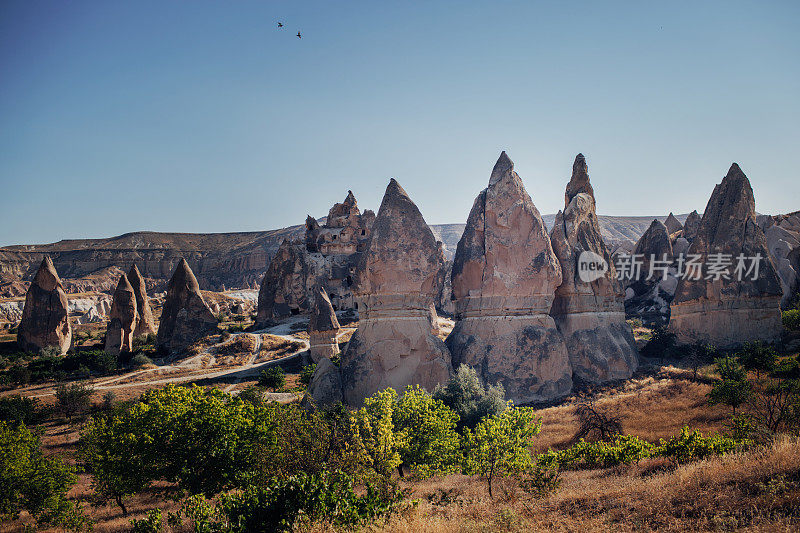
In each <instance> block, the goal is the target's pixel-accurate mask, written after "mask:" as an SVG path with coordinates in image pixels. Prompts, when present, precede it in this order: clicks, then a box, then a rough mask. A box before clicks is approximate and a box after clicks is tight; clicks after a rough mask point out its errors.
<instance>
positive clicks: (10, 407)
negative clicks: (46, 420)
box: [0, 394, 42, 426]
mask: <svg viewBox="0 0 800 533" xmlns="http://www.w3.org/2000/svg"><path fill="white" fill-rule="evenodd" d="M41 419H42V412H41V410H40V409H39V401H38V400H37V399H36V398H27V397H25V396H20V395H18V394H17V395H14V396H4V397H2V398H0V421H3V422H11V423H14V424H17V423H19V422H22V423H23V424H25V425H26V426H31V425H34V424H38V423H39V421H40V420H41Z"/></svg>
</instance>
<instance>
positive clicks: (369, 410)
mask: <svg viewBox="0 0 800 533" xmlns="http://www.w3.org/2000/svg"><path fill="white" fill-rule="evenodd" d="M396 401H397V392H395V390H394V389H391V388H389V389H384V390H382V391H379V392H376V393H375V394H373V395H372V396H370V397H369V398H366V399H365V400H364V406H363V407H362V408H361V409H359V410H358V411H356V412H355V413H354V416H353V437H354V443H355V445H356V446H357V449H358V451H359V454H360V457H361V460H362V462H363V463H364V466H366V467H367V468H370V469H371V470H373V471H374V472H375V473H376V474H378V475H379V476H381V477H383V478H385V479H388V478H389V476H391V473H392V471H393V470H394V469H395V468H397V467H398V466H400V464H401V463H402V462H403V460H402V458H401V457H400V450H401V449H405V448H406V446H408V431H407V430H401V431H395V427H394V422H393V413H394V407H395V402H396Z"/></svg>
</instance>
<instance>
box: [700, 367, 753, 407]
mask: <svg viewBox="0 0 800 533" xmlns="http://www.w3.org/2000/svg"><path fill="white" fill-rule="evenodd" d="M715 365H716V369H717V373H718V374H719V376H720V380H719V381H715V382H714V384H713V385H712V386H711V392H710V393H709V399H710V401H711V403H721V404H725V405H729V406H731V407H732V408H733V414H734V415H735V414H736V408H737V407H739V406H740V405H742V404H743V403H744V402H745V401H747V398H748V397H749V396H750V383H749V382H748V381H747V372H745V370H744V368H743V367H742V365H740V364H739V362H738V361H737V360H736V359H735V358H734V357H731V356H727V357H721V358H718V359H717V360H716V361H715Z"/></svg>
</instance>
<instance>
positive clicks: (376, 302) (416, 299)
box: [341, 179, 451, 405]
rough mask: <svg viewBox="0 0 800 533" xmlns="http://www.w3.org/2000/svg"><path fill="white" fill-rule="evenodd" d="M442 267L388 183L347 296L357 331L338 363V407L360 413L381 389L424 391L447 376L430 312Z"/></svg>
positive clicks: (400, 194)
mask: <svg viewBox="0 0 800 533" xmlns="http://www.w3.org/2000/svg"><path fill="white" fill-rule="evenodd" d="M443 262H444V257H443V255H442V250H441V247H440V245H439V244H438V243H437V242H436V240H435V239H434V237H433V233H432V232H431V230H430V228H429V227H428V225H427V224H426V223H425V220H424V219H423V218H422V214H421V213H420V212H419V209H417V206H416V205H414V202H412V201H411V199H410V198H409V197H408V194H407V193H406V192H405V191H404V190H403V188H402V187H400V184H398V183H397V181H395V180H394V179H392V180H391V181H390V183H389V186H388V187H387V189H386V194H385V195H384V197H383V202H382V203H381V207H380V210H379V211H378V215H377V217H376V218H375V222H374V224H373V231H372V237H371V239H370V241H369V245H368V246H367V249H366V251H365V252H364V255H363V256H362V258H361V263H360V265H359V269H358V272H357V273H356V276H355V284H354V286H353V292H354V294H355V296H356V299H357V301H358V309H359V316H360V320H359V325H358V331H356V333H355V334H354V335H353V337H352V338H351V340H350V342H349V343H348V346H347V350H346V351H345V353H344V354H343V355H342V370H341V376H342V386H343V391H344V401H345V402H346V403H348V404H350V405H360V404H361V403H362V402H363V400H364V398H366V397H368V396H371V395H372V394H374V393H375V392H377V391H379V390H381V389H384V388H386V387H392V388H394V389H395V390H397V391H398V392H402V391H403V390H404V389H405V387H406V386H407V385H416V384H418V385H421V386H422V387H424V388H425V389H427V390H429V391H431V390H433V388H434V387H436V385H438V384H440V383H443V382H445V381H447V379H448V378H449V376H450V370H451V365H450V353H449V352H448V350H447V347H446V346H445V345H444V343H443V342H442V341H441V340H440V339H439V338H438V337H436V335H435V332H434V324H435V323H436V316H435V311H434V310H433V303H434V298H435V297H436V296H437V294H438V289H439V285H438V283H437V282H438V281H439V277H440V276H441V270H442V269H441V266H442V263H443Z"/></svg>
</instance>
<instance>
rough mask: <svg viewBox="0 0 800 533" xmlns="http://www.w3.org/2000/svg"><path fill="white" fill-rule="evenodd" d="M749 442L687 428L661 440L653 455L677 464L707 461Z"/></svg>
mask: <svg viewBox="0 0 800 533" xmlns="http://www.w3.org/2000/svg"><path fill="white" fill-rule="evenodd" d="M746 444H747V441H743V440H737V439H734V438H731V437H725V436H723V435H710V436H708V437H705V436H703V434H702V433H700V432H699V431H696V430H695V431H691V430H690V429H689V428H688V427H687V426H684V427H683V428H682V429H681V432H680V434H679V435H676V436H674V437H671V438H669V439H666V440H665V439H661V440H660V441H659V443H658V445H657V446H656V447H655V449H654V450H653V455H658V456H661V457H668V458H670V459H672V460H673V461H675V462H676V463H687V462H690V461H696V460H699V459H705V458H707V457H711V456H713V455H723V454H725V453H729V452H732V451H735V450H737V449H740V448H742V447H743V446H745V445H746Z"/></svg>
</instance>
